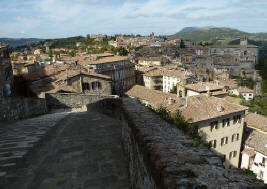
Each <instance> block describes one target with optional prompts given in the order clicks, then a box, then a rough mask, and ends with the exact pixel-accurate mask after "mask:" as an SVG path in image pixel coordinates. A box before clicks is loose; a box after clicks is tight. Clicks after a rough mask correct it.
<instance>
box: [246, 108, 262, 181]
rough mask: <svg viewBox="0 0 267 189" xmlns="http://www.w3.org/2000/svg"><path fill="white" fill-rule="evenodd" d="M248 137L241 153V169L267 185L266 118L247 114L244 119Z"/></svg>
mask: <svg viewBox="0 0 267 189" xmlns="http://www.w3.org/2000/svg"><path fill="white" fill-rule="evenodd" d="M245 121H246V130H247V132H248V136H247V137H246V141H245V149H244V150H243V152H242V161H241V168H242V169H249V170H251V171H253V172H254V173H255V174H256V175H257V178H258V179H261V180H263V181H264V183H266V184H267V118H266V117H264V116H261V115H258V114H254V113H248V114H247V115H246V118H245Z"/></svg>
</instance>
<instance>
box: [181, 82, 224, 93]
mask: <svg viewBox="0 0 267 189" xmlns="http://www.w3.org/2000/svg"><path fill="white" fill-rule="evenodd" d="M185 88H187V89H190V90H193V91H197V92H207V91H208V90H209V91H214V90H223V89H224V86H222V85H219V84H216V83H213V82H198V83H194V84H188V85H185Z"/></svg>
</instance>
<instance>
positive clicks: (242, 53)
mask: <svg viewBox="0 0 267 189" xmlns="http://www.w3.org/2000/svg"><path fill="white" fill-rule="evenodd" d="M209 55H221V56H223V55H236V56H237V61H238V62H239V67H240V68H255V65H256V64H258V58H259V47H258V46H255V45H249V44H248V42H247V38H242V39H241V40H240V45H229V46H213V47H211V48H210V50H209Z"/></svg>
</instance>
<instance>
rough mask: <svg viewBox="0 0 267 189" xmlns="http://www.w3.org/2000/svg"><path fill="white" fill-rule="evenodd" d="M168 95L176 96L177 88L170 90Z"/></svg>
mask: <svg viewBox="0 0 267 189" xmlns="http://www.w3.org/2000/svg"><path fill="white" fill-rule="evenodd" d="M170 93H172V94H177V86H173V88H172V89H171V90H170Z"/></svg>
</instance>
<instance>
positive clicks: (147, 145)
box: [121, 98, 264, 189]
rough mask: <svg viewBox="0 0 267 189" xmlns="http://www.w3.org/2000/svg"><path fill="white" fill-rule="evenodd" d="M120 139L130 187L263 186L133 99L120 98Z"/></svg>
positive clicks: (147, 188)
mask: <svg viewBox="0 0 267 189" xmlns="http://www.w3.org/2000/svg"><path fill="white" fill-rule="evenodd" d="M122 106H123V115H122V116H121V119H123V124H122V140H123V142H122V143H123V147H124V152H125V155H126V157H127V162H128V171H129V181H130V186H131V188H146V189H150V188H151V189H152V188H153V189H155V188H166V189H167V188H168V189H174V188H261V187H262V188H263V187H264V186H263V184H262V183H260V182H259V181H257V180H256V179H254V178H252V177H251V176H249V175H247V174H245V173H244V172H243V171H242V170H240V169H224V167H223V165H222V161H221V159H220V158H219V157H218V156H216V155H215V153H213V152H212V151H210V150H209V149H207V148H205V147H194V146H193V143H194V141H193V139H192V138H191V137H189V136H186V135H185V134H183V133H182V131H180V130H178V129H176V128H173V127H172V126H171V125H169V124H168V123H167V122H166V121H164V120H162V119H161V118H160V117H159V116H157V115H155V114H154V113H153V112H151V111H150V110H149V109H147V108H146V107H144V106H142V105H141V104H139V103H138V102H137V101H136V100H134V99H130V98H124V99H123V100H122Z"/></svg>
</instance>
